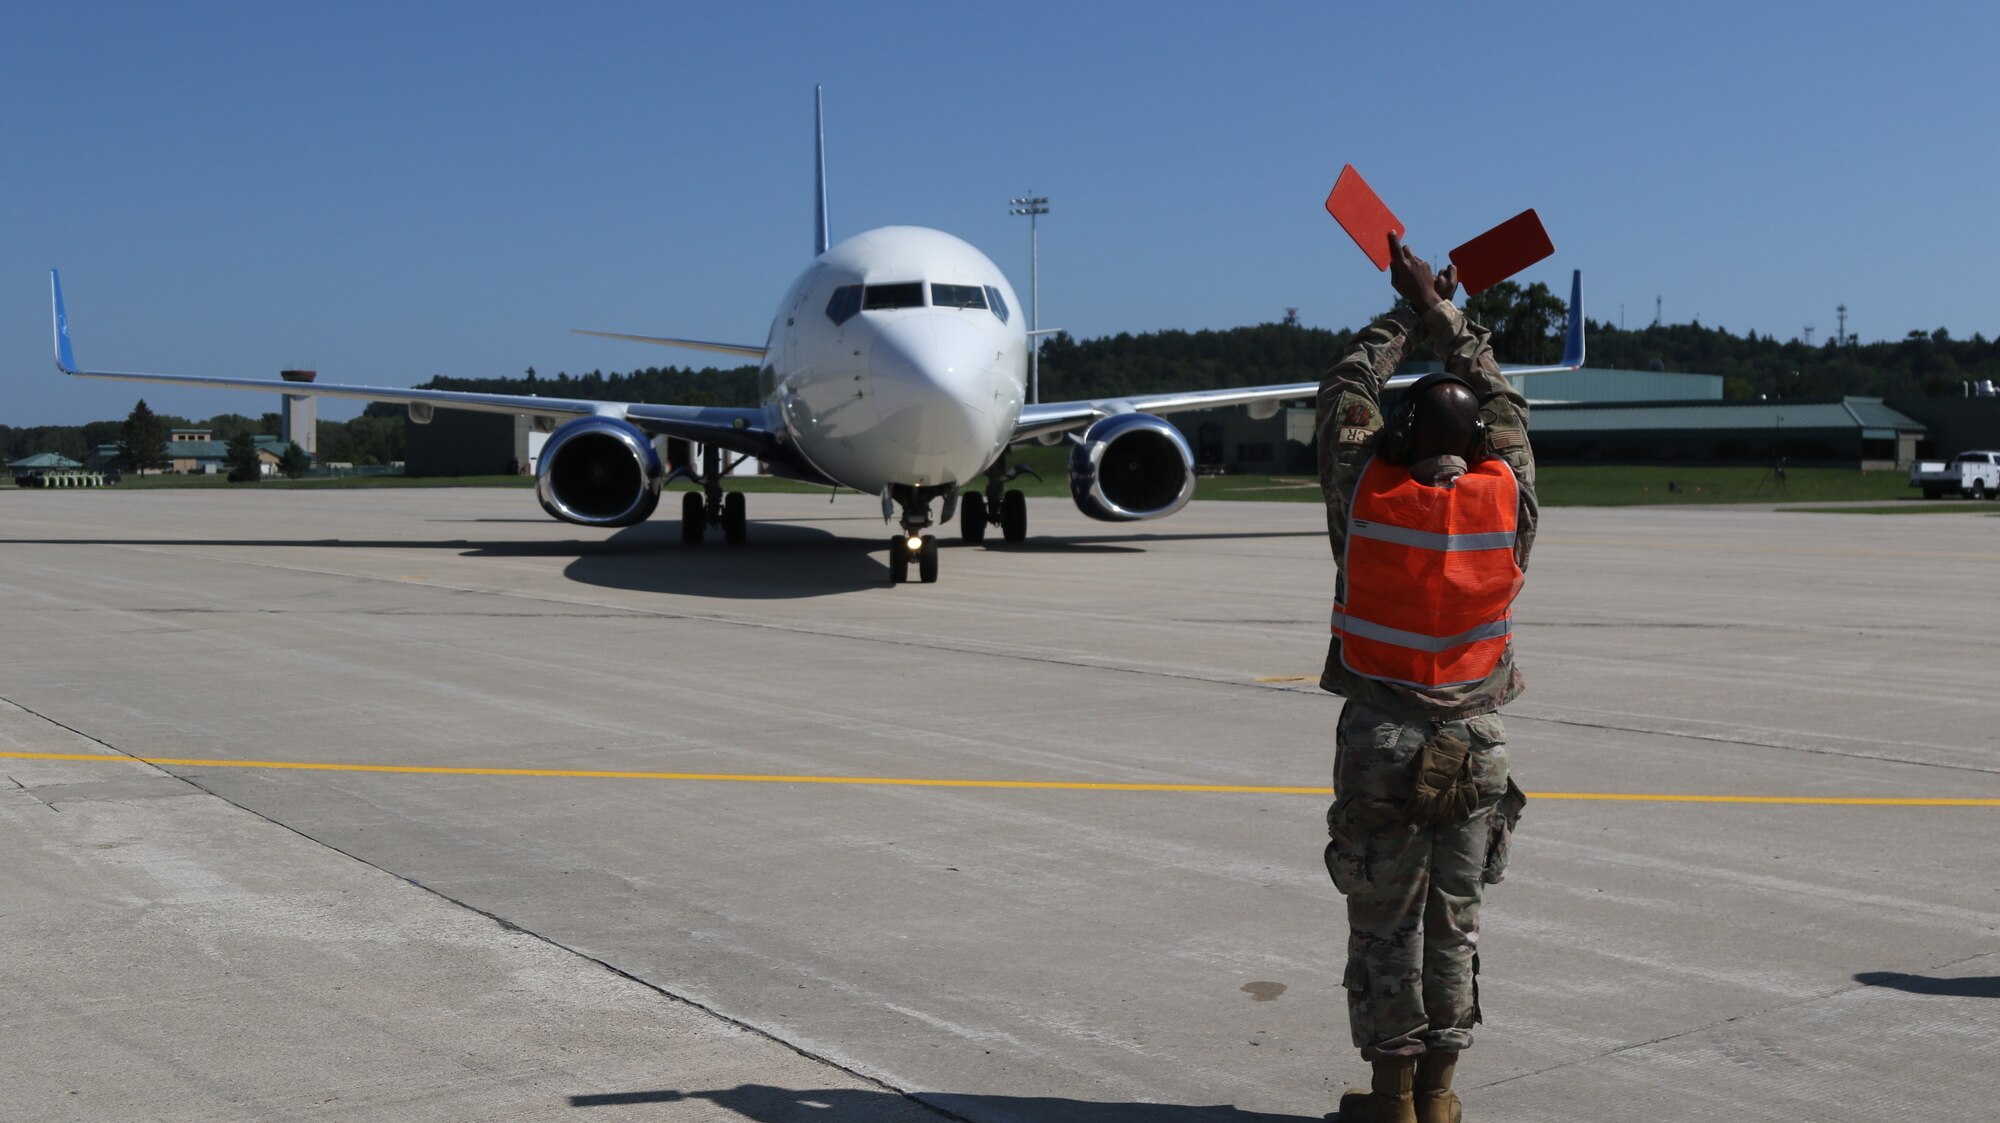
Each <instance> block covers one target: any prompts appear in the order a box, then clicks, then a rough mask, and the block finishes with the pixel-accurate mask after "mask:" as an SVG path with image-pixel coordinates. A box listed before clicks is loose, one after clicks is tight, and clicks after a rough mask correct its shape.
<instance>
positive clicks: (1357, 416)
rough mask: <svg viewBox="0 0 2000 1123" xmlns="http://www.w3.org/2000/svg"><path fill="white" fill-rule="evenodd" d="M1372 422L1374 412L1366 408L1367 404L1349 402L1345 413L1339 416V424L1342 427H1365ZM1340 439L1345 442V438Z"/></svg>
mask: <svg viewBox="0 0 2000 1123" xmlns="http://www.w3.org/2000/svg"><path fill="white" fill-rule="evenodd" d="M1373 420H1375V411H1374V410H1372V409H1369V408H1368V403H1367V402H1349V403H1348V405H1347V410H1346V412H1344V413H1342V414H1341V416H1340V423H1341V424H1342V425H1364V426H1365V425H1367V424H1368V423H1369V422H1371V421H1373ZM1341 439H1342V440H1346V439H1347V438H1345V437H1342V438H1341Z"/></svg>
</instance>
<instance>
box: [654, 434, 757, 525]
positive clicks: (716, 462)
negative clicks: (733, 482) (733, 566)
mask: <svg viewBox="0 0 2000 1123" xmlns="http://www.w3.org/2000/svg"><path fill="white" fill-rule="evenodd" d="M732 467H733V465H732ZM674 474H675V475H681V476H685V477H686V478H688V479H692V480H694V481H695V482H696V483H698V484H700V485H701V490H700V491H690V492H686V493H684V494H683V495H682V496H681V541H682V542H684V543H686V544H688V545H690V546H699V545H701V540H702V536H703V535H704V534H706V533H708V528H709V527H711V526H720V527H721V528H722V540H723V541H724V542H727V543H729V544H731V545H735V544H737V543H739V542H741V541H743V539H744V537H745V535H747V534H748V532H749V516H748V515H747V514H746V513H745V510H744V500H743V493H742V492H740V491H723V490H722V450H721V449H718V448H716V447H715V446H714V445H712V444H705V445H703V446H701V475H699V476H696V475H694V474H693V473H691V472H688V471H687V470H686V469H685V468H676V469H675V470H674ZM668 478H669V479H672V478H673V477H672V476H669V477H668Z"/></svg>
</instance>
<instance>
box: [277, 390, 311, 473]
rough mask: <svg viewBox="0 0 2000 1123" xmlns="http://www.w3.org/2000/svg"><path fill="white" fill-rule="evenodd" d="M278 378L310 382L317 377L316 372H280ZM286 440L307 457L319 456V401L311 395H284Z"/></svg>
mask: <svg viewBox="0 0 2000 1123" xmlns="http://www.w3.org/2000/svg"><path fill="white" fill-rule="evenodd" d="M278 377H279V378H282V379H284V380H285V381H286V382H311V381H312V380H313V379H315V378H318V377H319V372H318V371H316V370H281V371H279V372H278ZM284 437H285V439H286V440H288V441H290V442H292V443H293V444H295V445H297V446H299V448H300V449H302V450H304V452H305V454H306V455H307V456H311V457H314V458H317V457H318V456H319V399H318V398H316V397H314V396H312V395H311V394H286V395H285V432H284Z"/></svg>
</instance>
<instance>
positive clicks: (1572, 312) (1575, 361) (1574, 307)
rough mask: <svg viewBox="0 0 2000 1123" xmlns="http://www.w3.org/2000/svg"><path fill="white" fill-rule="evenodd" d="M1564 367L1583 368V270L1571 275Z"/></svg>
mask: <svg viewBox="0 0 2000 1123" xmlns="http://www.w3.org/2000/svg"><path fill="white" fill-rule="evenodd" d="M1562 365H1564V366H1566V367H1569V368H1570V369H1572V370H1576V369H1579V368H1581V367H1582V366H1583V270H1581V269H1576V270H1572V271H1571V272H1570V275H1569V331H1568V333H1567V335H1565V336H1564V338H1563V357H1562Z"/></svg>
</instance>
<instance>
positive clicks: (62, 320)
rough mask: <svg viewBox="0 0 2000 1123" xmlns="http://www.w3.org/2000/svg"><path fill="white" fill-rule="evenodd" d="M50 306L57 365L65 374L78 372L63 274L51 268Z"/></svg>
mask: <svg viewBox="0 0 2000 1123" xmlns="http://www.w3.org/2000/svg"><path fill="white" fill-rule="evenodd" d="M49 293H50V308H51V309H52V312H53V315H54V316H55V331H56V365H57V366H59V367H61V368H62V372H63V373H64V374H75V373H76V355H75V353H74V352H72V351H71V350H70V349H69V313H67V312H64V311H63V298H62V274H61V273H59V272H57V271H56V270H54V269H51V270H49Z"/></svg>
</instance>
